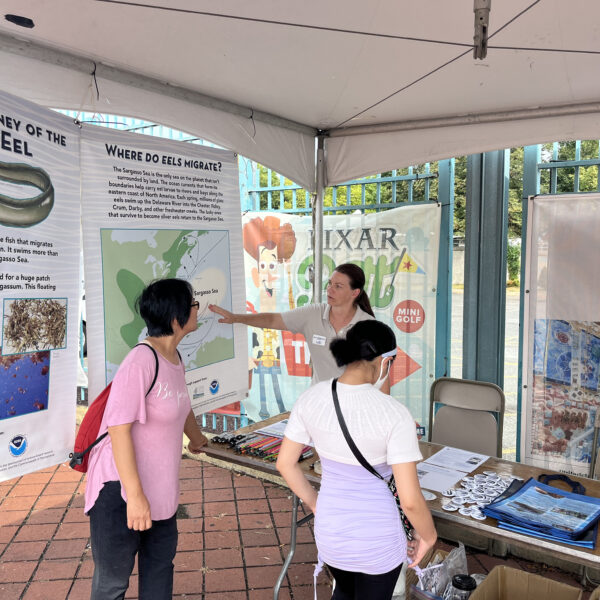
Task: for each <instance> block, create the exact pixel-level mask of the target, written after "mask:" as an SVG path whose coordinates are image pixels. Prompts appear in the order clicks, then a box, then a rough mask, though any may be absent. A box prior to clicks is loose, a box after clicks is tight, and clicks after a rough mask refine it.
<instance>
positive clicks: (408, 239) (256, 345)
mask: <svg viewBox="0 0 600 600" xmlns="http://www.w3.org/2000/svg"><path fill="white" fill-rule="evenodd" d="M323 222H324V236H323V246H324V250H323V302H326V301H327V297H326V287H327V281H328V279H329V277H330V276H331V274H332V272H333V270H334V269H335V267H336V265H340V264H342V263H345V262H352V263H356V264H357V265H359V266H360V267H361V268H362V269H363V270H364V272H365V277H366V285H365V289H366V292H367V294H368V296H369V300H370V302H371V306H372V308H373V312H374V313H375V317H376V318H377V319H379V320H381V321H383V322H385V323H387V324H388V325H390V327H392V329H393V330H394V333H395V334H396V340H397V343H398V356H397V358H396V360H395V361H394V364H393V368H392V370H391V372H390V382H391V384H392V388H391V392H392V395H393V396H394V397H395V398H397V399H398V400H400V401H401V402H403V403H404V404H405V405H406V406H407V407H408V408H409V410H410V411H411V414H412V415H413V417H414V418H415V420H416V421H417V423H418V424H419V426H420V427H422V428H423V429H422V430H421V434H424V432H425V428H426V427H427V420H428V418H429V387H430V385H431V382H432V381H433V380H434V372H435V371H434V369H435V314H436V287H437V265H438V249H439V230H440V208H439V207H438V206H437V205H436V204H427V205H423V206H414V205H411V206H406V207H402V208H396V209H392V210H388V211H384V212H380V213H371V214H366V215H363V214H358V215H355V214H351V215H337V216H327V215H325V216H324V217H323ZM242 230H243V236H244V248H245V252H244V260H245V264H246V269H245V271H246V297H247V303H246V311H248V312H285V311H288V310H292V309H294V308H297V307H301V306H304V305H305V304H309V303H310V302H311V300H312V284H311V273H312V271H313V262H314V261H313V249H312V242H311V238H312V218H311V217H310V216H297V215H290V214H282V213H267V212H262V211H261V212H249V213H246V214H245V215H244V218H243V228H242ZM265 248H268V249H269V251H268V252H267V253H265V252H264V249H265ZM265 255H268V256H269V257H270V258H269V259H268V260H267V259H265ZM248 356H249V362H248V372H249V375H250V377H251V388H250V392H249V397H248V398H247V399H246V400H245V401H244V407H245V409H246V412H247V414H248V417H249V418H250V419H251V420H253V421H261V420H263V419H267V418H269V417H272V416H274V415H277V414H280V413H282V412H285V411H288V410H290V409H291V408H292V406H293V404H294V402H295V401H296V398H297V397H298V396H299V395H300V394H301V393H302V392H303V391H304V390H305V389H306V388H307V387H308V386H309V385H310V377H311V374H312V371H311V366H310V353H309V348H308V345H307V344H306V340H305V339H304V337H303V336H302V335H301V334H292V333H291V332H289V331H283V332H280V331H272V330H265V329H257V328H249V329H248Z"/></svg>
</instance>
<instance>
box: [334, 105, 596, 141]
mask: <svg viewBox="0 0 600 600" xmlns="http://www.w3.org/2000/svg"><path fill="white" fill-rule="evenodd" d="M595 113H600V102H587V103H584V104H560V105H556V106H548V107H537V108H524V109H518V110H509V111H498V112H489V113H479V114H468V115H458V116H450V117H438V118H434V119H416V120H413V121H397V122H394V123H381V124H379V125H356V126H354V127H340V128H333V129H330V130H328V131H327V132H325V133H326V134H327V136H328V137H331V138H335V137H350V136H355V135H371V134H379V133H395V132H399V131H414V130H417V129H433V128H439V127H461V126H465V125H482V124H489V123H505V122H507V121H525V120H527V119H546V118H551V117H572V116H577V115H589V114H595Z"/></svg>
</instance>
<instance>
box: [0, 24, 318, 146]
mask: <svg viewBox="0 0 600 600" xmlns="http://www.w3.org/2000/svg"><path fill="white" fill-rule="evenodd" d="M0 50H3V51H5V52H10V53H12V54H17V55H19V56H24V57H26V58H31V59H33V60H38V61H41V62H43V63H46V64H52V65H55V66H58V67H62V68H65V69H69V70H71V71H76V72H78V73H85V74H86V75H89V76H92V73H94V70H95V74H96V78H97V79H105V80H108V81H112V82H115V83H118V84H122V85H128V86H131V87H134V88H137V89H141V90H145V91H148V92H152V93H155V94H160V95H162V96H166V97H169V98H174V99H176V100H182V101H185V102H190V103H192V104H195V105H198V106H204V107H206V108H211V109H215V110H220V111H223V112H225V113H229V114H231V115H235V116H237V117H243V118H246V119H253V120H254V121H256V122H261V123H265V124H267V125H273V126H276V127H281V128H284V129H288V130H290V131H294V132H298V133H301V134H304V135H309V136H312V137H316V136H317V133H318V132H317V129H315V128H314V127H309V126H308V125H304V124H302V123H297V122H296V121H292V120H290V119H286V118H284V117H279V116H277V115H273V114H271V113H267V112H263V111H260V110H254V109H253V108H250V107H248V106H242V105H241V104H235V103H234V102H228V101H227V100H221V99H219V98H214V97H213V96H208V95H206V94H202V93H200V92H196V91H194V90H190V89H187V88H183V87H178V86H176V85H172V84H170V83H167V82H163V81H160V80H158V79H155V78H153V77H148V76H146V75H139V74H138V73H135V72H133V71H129V70H127V69H122V68H119V67H112V66H110V65H107V64H104V63H102V62H100V61H95V60H94V59H93V58H83V57H81V56H78V55H76V54H72V53H70V52H65V51H64V50H58V49H56V48H53V47H51V46H46V45H44V44H40V43H38V42H31V41H29V40H24V39H22V38H19V37H16V36H11V35H7V34H4V33H0Z"/></svg>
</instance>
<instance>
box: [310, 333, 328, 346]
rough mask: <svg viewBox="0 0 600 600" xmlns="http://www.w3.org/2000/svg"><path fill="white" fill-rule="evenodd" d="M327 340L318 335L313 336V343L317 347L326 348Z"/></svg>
mask: <svg viewBox="0 0 600 600" xmlns="http://www.w3.org/2000/svg"><path fill="white" fill-rule="evenodd" d="M326 341H327V338H326V337H325V336H324V335H317V334H316V333H315V334H314V335H313V339H312V343H313V344H315V346H324V345H325V342H326Z"/></svg>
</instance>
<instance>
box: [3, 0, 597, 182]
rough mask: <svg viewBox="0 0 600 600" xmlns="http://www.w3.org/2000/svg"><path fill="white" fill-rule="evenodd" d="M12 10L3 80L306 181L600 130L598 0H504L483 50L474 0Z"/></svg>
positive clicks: (187, 2)
mask: <svg viewBox="0 0 600 600" xmlns="http://www.w3.org/2000/svg"><path fill="white" fill-rule="evenodd" d="M2 9H3V10H2V14H3V15H4V14H16V15H21V16H24V17H28V18H30V19H32V20H33V22H34V24H35V27H34V28H33V29H24V28H22V27H19V26H17V25H15V24H13V23H11V22H8V21H6V20H5V19H4V18H2V20H1V21H0V87H1V89H3V90H5V91H7V92H10V93H13V94H15V95H17V96H20V97H23V98H27V99H29V100H32V101H34V102H37V103H39V104H42V105H45V106H49V107H55V108H68V109H75V110H77V109H80V110H85V111H97V112H101V113H111V114H119V115H124V116H135V117H139V118H143V119H146V120H149V121H154V122H160V123H163V124H165V125H168V126H171V127H174V128H177V129H180V130H184V131H186V132H189V133H191V134H194V135H198V136H199V137H202V138H204V139H207V140H210V141H212V142H214V143H216V144H219V145H222V146H225V147H228V148H231V149H234V150H236V151H237V152H239V153H241V154H243V155H245V156H248V157H250V158H252V159H254V160H256V161H258V162H260V163H262V164H264V165H266V166H269V167H271V168H272V169H274V170H276V171H278V172H280V173H283V174H285V175H286V176H287V177H289V178H290V179H292V180H293V181H295V182H296V183H298V184H300V185H302V186H304V187H305V188H307V189H309V190H311V191H315V190H316V189H317V187H322V185H323V184H335V183H341V182H343V181H346V180H348V179H351V178H354V177H358V176H362V175H367V174H370V173H374V172H378V171H379V172H380V171H384V170H390V169H393V168H399V167H401V166H406V165H409V164H417V163H420V162H425V161H432V160H437V159H442V158H448V157H452V156H460V155H465V154H472V153H477V152H483V151H487V150H492V149H498V148H505V147H511V146H516V145H524V144H531V143H536V142H545V141H554V140H563V139H581V138H583V139H589V138H600V78H598V77H597V69H598V65H599V64H600V43H599V42H600V26H599V23H600V3H598V2H597V1H596V0H573V2H569V3H567V2H564V1H562V0H502V1H501V2H499V1H497V0H495V1H494V2H493V3H492V7H491V14H490V27H489V32H490V39H489V50H488V55H487V58H486V59H484V60H476V59H474V58H473V52H472V48H471V45H472V41H473V22H474V16H473V2H472V0H459V1H455V2H448V0H426V1H415V0H406V1H404V2H400V1H398V0H393V1H392V0H380V1H374V2H364V1H363V0H327V1H323V0H305V1H304V2H285V1H280V2H273V1H272V0H254V1H253V2H241V1H235V0H233V1H231V0H230V1H226V2H220V3H215V2H209V1H208V0H169V1H168V2H167V1H166V0H146V2H142V0H132V1H128V2H127V1H120V0H53V1H52V2H47V1H44V0H5V1H4V2H3V3H2ZM217 13H218V14H217ZM94 72H95V78H94V76H92V75H91V74H92V73H94ZM319 135H322V136H323V137H322V138H321V139H322V140H323V142H322V147H323V150H324V154H323V160H322V166H323V179H322V180H320V181H319V182H318V183H317V170H318V169H317V161H316V160H315V156H316V153H315V148H316V144H315V139H316V138H317V137H318V136H319Z"/></svg>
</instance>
